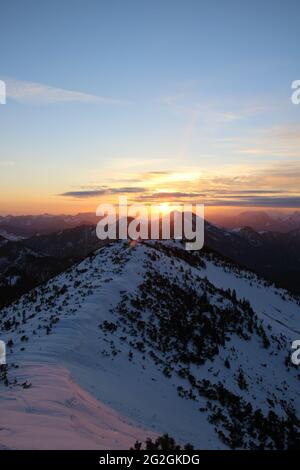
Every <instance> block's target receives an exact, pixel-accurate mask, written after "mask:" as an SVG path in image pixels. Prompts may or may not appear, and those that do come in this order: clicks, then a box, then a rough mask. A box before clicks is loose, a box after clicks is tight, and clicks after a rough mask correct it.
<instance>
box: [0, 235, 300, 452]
mask: <svg viewBox="0 0 300 470" xmlns="http://www.w3.org/2000/svg"><path fill="white" fill-rule="evenodd" d="M0 328H1V339H2V340H4V341H5V342H6V344H7V357H8V367H6V368H2V371H1V375H0V446H2V447H3V448H12V447H15V448H64V447H65V448H103V449H107V448H112V449H113V448H129V447H130V446H132V445H133V443H134V441H135V439H139V440H141V439H142V438H143V437H144V436H152V435H157V434H162V433H164V432H168V433H169V434H170V435H172V436H173V437H174V438H175V439H176V440H177V441H178V442H180V443H186V442H190V443H192V444H193V445H194V446H195V448H198V449H220V448H245V449H254V448H264V449H271V448H272V449H281V448H295V447H297V446H298V447H299V430H300V423H299V414H300V400H299V378H300V375H299V369H297V367H295V366H294V365H293V364H292V363H291V361H290V356H291V350H290V347H291V343H292V341H293V340H295V339H298V338H299V335H300V305H299V300H298V299H297V298H296V297H291V296H289V295H288V294H287V293H286V292H285V291H283V290H279V289H275V288H274V287H272V286H269V285H267V283H265V282H264V281H262V280H260V279H259V278H258V277H256V276H255V275H254V274H252V273H250V272H247V271H241V270H240V269H239V268H237V267H235V266H234V265H233V264H229V263H227V262H225V261H224V260H223V259H222V258H221V257H217V256H215V255H212V254H209V253H204V252H193V253H191V252H187V251H185V250H184V247H183V245H182V244H181V243H180V242H173V241H168V242H145V243H137V244H136V243H130V244H129V243H128V242H116V243H112V244H111V245H108V246H106V247H103V248H101V249H100V250H98V251H97V252H95V253H94V254H92V255H90V256H89V257H88V258H86V259H85V260H84V261H82V262H81V263H80V264H78V265H77V266H74V267H72V268H70V269H68V270H67V271H66V272H64V273H63V274H61V275H59V276H57V277H55V278H53V279H52V280H50V281H48V282H47V283H46V284H43V285H42V286H40V287H39V288H36V289H34V290H33V291H31V292H29V293H28V294H26V295H24V296H23V297H21V298H20V299H19V301H17V302H15V303H14V304H12V305H10V306H9V307H6V308H4V309H2V310H1V311H0ZM26 429H27V430H28V429H30V438H29V437H28V436H27V434H28V433H27V434H26ZM26 436H27V437H26Z"/></svg>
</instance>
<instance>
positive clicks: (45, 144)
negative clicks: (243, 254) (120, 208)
mask: <svg viewBox="0 0 300 470" xmlns="http://www.w3.org/2000/svg"><path fill="white" fill-rule="evenodd" d="M0 8H1V10H0V17H1V27H0V79H2V80H3V81H5V83H6V90H7V103H6V104H5V105H0V214H1V215H6V214H10V213H11V214H33V213H45V212H49V213H70V214H71V213H77V212H81V211H92V212H93V211H95V210H96V207H97V205H98V204H99V203H100V202H102V201H108V202H112V201H115V200H116V198H117V197H118V195H120V194H123V195H126V196H127V197H128V199H129V200H130V201H140V202H145V203H151V202H162V201H163V202H176V203H177V202H199V203H205V204H206V205H207V207H208V208H211V210H215V211H217V210H229V209H230V210H239V211H240V210H241V208H245V207H252V208H268V209H276V210H278V209H291V210H295V209H299V208H300V159H299V156H300V105H298V106H297V105H294V104H292V102H291V94H292V89H291V83H292V81H293V80H296V79H300V63H299V44H300V42H299V39H300V28H299V15H300V3H299V1H297V0H295V1H293V0H290V1H285V2H283V1H276V0H272V1H271V0H270V1H266V0H265V1H261V0H260V1H252V2H247V3H246V2H244V1H230V0H228V1H226V2H225V1H222V0H219V1H215V0H211V1H209V2H202V1H200V0H199V1H198V0H184V1H183V0H180V1H179V0H163V1H159V0H151V1H147V0H137V1H135V0H110V1H104V0H85V1H83V0H80V1H79V0H72V1H68V0H60V1H56V0H53V1H52V2H47V3H46V2H41V1H34V0H27V1H26V2H21V1H16V0H1V2H0Z"/></svg>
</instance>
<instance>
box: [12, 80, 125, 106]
mask: <svg viewBox="0 0 300 470" xmlns="http://www.w3.org/2000/svg"><path fill="white" fill-rule="evenodd" d="M5 83H6V95H7V97H9V98H11V99H13V100H14V101H18V102H20V103H33V104H50V103H60V102H66V103H67V102H78V103H95V104H107V105H124V104H129V102H128V101H123V100H118V99H113V98H108V97H103V96H96V95H91V94H88V93H82V92H80V91H73V90H66V89H64V88H55V87H52V86H49V85H44V84H42V83H35V82H27V81H23V80H16V79H13V78H8V79H6V80H5Z"/></svg>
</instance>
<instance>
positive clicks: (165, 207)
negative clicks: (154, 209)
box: [159, 202, 171, 214]
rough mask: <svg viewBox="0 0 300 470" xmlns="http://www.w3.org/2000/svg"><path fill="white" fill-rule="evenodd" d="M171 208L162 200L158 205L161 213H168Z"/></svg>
mask: <svg viewBox="0 0 300 470" xmlns="http://www.w3.org/2000/svg"><path fill="white" fill-rule="evenodd" d="M170 210H171V208H170V205H169V203H168V202H162V203H161V204H160V205H159V211H160V212H161V213H162V214H168V213H169V212H170Z"/></svg>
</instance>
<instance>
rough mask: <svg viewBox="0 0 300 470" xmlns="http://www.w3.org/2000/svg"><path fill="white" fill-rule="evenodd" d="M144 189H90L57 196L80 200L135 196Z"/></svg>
mask: <svg viewBox="0 0 300 470" xmlns="http://www.w3.org/2000/svg"><path fill="white" fill-rule="evenodd" d="M144 191H145V188H140V187H128V188H127V187H125V188H103V189H91V190H85V191H82V190H80V191H67V192H65V193H62V194H59V196H64V197H74V198H80V199H86V198H92V197H99V196H104V195H109V194H136V193H143V192H144Z"/></svg>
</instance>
